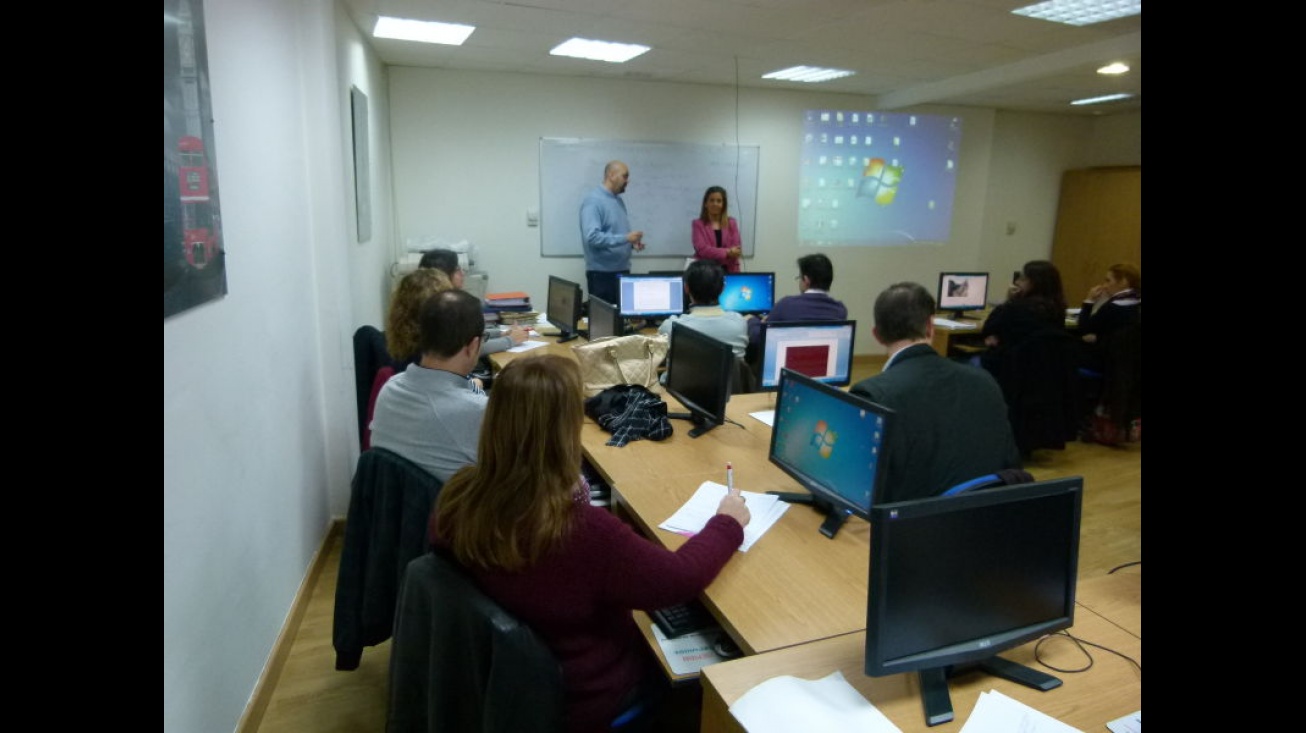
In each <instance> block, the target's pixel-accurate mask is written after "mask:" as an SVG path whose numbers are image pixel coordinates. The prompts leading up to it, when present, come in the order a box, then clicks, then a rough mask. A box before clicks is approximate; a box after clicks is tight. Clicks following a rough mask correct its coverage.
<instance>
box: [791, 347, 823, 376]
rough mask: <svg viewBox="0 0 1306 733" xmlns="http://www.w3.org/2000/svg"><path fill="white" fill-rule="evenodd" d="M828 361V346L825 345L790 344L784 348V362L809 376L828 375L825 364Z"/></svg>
mask: <svg viewBox="0 0 1306 733" xmlns="http://www.w3.org/2000/svg"><path fill="white" fill-rule="evenodd" d="M829 363H830V347H829V346H828V345H826V346H791V347H789V348H787V349H785V356H784V364H782V365H781V366H784V367H787V368H789V369H793V370H794V371H796V372H798V373H799V374H806V375H807V376H809V377H818V378H819V377H828V376H830V375H829V374H826V365H828V364H829Z"/></svg>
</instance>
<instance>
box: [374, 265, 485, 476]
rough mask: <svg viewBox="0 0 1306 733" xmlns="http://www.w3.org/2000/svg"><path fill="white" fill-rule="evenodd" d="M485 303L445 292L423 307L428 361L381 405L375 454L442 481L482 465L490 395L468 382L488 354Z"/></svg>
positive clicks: (399, 378)
mask: <svg viewBox="0 0 1306 733" xmlns="http://www.w3.org/2000/svg"><path fill="white" fill-rule="evenodd" d="M484 331H485V319H484V317H483V316H482V315H481V302H480V301H479V300H477V298H476V296H474V295H472V294H471V293H467V292H464V291H462V290H446V291H444V292H442V293H437V294H436V295H433V296H431V297H430V298H429V299H428V300H427V301H426V302H425V303H423V304H422V311H421V333H422V335H421V344H420V345H421V349H422V358H421V361H419V362H417V363H416V364H413V365H412V366H409V367H408V368H407V369H405V370H404V371H402V372H400V373H398V374H396V375H395V376H393V377H391V378H390V381H388V382H386V383H385V386H383V387H382V388H381V392H380V394H378V395H377V397H376V407H375V409H374V411H373V414H372V447H373V448H385V449H386V450H390V451H394V452H395V453H398V454H399V455H401V456H403V457H404V458H407V459H408V460H410V461H412V462H414V463H416V464H417V465H419V466H421V467H422V468H424V469H426V470H427V471H429V472H430V473H431V474H433V475H434V476H435V477H436V478H438V479H440V480H441V481H448V480H449V477H451V476H453V474H454V473H455V472H456V471H457V470H458V469H460V468H462V467H463V466H466V465H468V464H471V463H475V462H476V444H477V441H478V440H479V439H480V434H481V419H482V418H483V417H484V416H485V403H486V401H487V399H488V398H487V397H486V395H485V393H484V392H483V391H482V390H481V389H480V387H478V386H476V384H474V383H473V382H471V381H470V380H469V379H468V375H469V374H470V373H471V371H472V368H473V367H474V366H476V361H477V359H478V358H479V356H480V353H481V337H482V334H483V333H484Z"/></svg>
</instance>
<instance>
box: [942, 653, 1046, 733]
mask: <svg viewBox="0 0 1306 733" xmlns="http://www.w3.org/2000/svg"><path fill="white" fill-rule="evenodd" d="M973 668H978V669H980V670H983V671H985V672H988V673H989V674H991V675H993V676H995V677H1001V678H1003V679H1006V680H1011V681H1012V682H1016V683H1019V684H1022V685H1024V686H1026V687H1033V688H1034V689H1036V690H1042V691H1043V692H1047V691H1048V690H1051V689H1052V688H1054V687H1060V686H1061V680H1060V679H1058V678H1056V677H1053V676H1052V675H1050V674H1046V673H1043V672H1040V671H1038V670H1037V669H1033V668H1031V667H1026V666H1025V665H1023V664H1018V663H1016V662H1012V661H1009V660H1006V659H1003V658H1002V657H997V656H994V657H989V658H988V659H985V660H983V661H981V662H977V663H975V664H973V665H957V666H955V667H953V666H949V667H934V668H932V669H922V670H921V671H920V672H919V673H918V675H919V677H920V684H921V705H923V706H924V708H925V725H929V726H934V725H938V724H940V723H947V722H948V721H950V720H952V717H953V715H952V696H951V695H950V694H948V678H949V677H951V676H954V675H956V674H957V673H960V672H965V671H968V670H970V669H973Z"/></svg>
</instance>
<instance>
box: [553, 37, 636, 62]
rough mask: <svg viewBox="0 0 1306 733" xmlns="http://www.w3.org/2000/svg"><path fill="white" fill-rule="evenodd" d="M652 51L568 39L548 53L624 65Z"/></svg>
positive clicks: (625, 45)
mask: <svg viewBox="0 0 1306 733" xmlns="http://www.w3.org/2000/svg"><path fill="white" fill-rule="evenodd" d="M650 50H652V49H651V48H650V47H648V46H641V45H639V44H638V43H612V42H610V41H594V40H591V39H588V38H570V39H568V40H566V41H563V42H562V43H560V44H558V45H557V46H555V47H554V48H553V50H551V51H549V53H550V54H552V55H554V56H570V57H572V58H577V59H590V60H591V61H608V62H611V63H614V64H620V63H624V62H626V61H629V60H631V59H633V58H635V57H636V56H639V55H640V54H643V53H647V52H648V51H650Z"/></svg>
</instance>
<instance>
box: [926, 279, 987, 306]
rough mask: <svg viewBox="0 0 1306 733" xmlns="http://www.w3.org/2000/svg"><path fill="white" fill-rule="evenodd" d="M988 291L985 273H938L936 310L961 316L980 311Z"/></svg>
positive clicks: (984, 304) (984, 303)
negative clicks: (968, 312)
mask: <svg viewBox="0 0 1306 733" xmlns="http://www.w3.org/2000/svg"><path fill="white" fill-rule="evenodd" d="M988 291H989V274H988V273H987V272H941V273H939V292H938V296H939V297H938V301H939V302H938V308H939V310H941V311H952V312H953V314H954V315H956V316H961V315H962V314H963V313H965V312H967V311H981V310H984V308H985V306H986V301H987V299H988Z"/></svg>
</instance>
